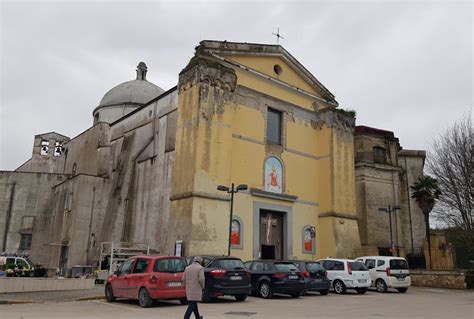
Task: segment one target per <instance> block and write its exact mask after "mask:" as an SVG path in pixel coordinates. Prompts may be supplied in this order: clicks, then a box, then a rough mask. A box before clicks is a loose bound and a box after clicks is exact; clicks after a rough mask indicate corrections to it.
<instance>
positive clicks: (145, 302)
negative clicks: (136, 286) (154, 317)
mask: <svg viewBox="0 0 474 319" xmlns="http://www.w3.org/2000/svg"><path fill="white" fill-rule="evenodd" d="M138 303H139V304H140V307H143V308H148V307H150V306H151V305H152V304H153V299H151V297H150V294H149V293H148V291H147V290H146V288H141V289H140V291H139V292H138Z"/></svg>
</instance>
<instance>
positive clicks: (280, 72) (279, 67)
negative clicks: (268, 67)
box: [273, 64, 283, 75]
mask: <svg viewBox="0 0 474 319" xmlns="http://www.w3.org/2000/svg"><path fill="white" fill-rule="evenodd" d="M273 71H275V73H276V74H278V75H281V74H282V72H283V69H282V68H281V66H280V65H278V64H275V65H274V66H273Z"/></svg>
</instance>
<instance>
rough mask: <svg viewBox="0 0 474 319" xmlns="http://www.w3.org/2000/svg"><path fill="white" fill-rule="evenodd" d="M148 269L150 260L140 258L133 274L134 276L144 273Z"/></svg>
mask: <svg viewBox="0 0 474 319" xmlns="http://www.w3.org/2000/svg"><path fill="white" fill-rule="evenodd" d="M147 267H148V259H145V258H138V259H137V262H136V263H135V267H134V268H133V273H134V274H141V273H144V272H145V270H146V268H147Z"/></svg>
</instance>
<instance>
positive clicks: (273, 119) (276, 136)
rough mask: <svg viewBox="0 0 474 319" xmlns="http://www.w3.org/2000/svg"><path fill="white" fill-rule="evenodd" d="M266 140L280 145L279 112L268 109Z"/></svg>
mask: <svg viewBox="0 0 474 319" xmlns="http://www.w3.org/2000/svg"><path fill="white" fill-rule="evenodd" d="M267 142H268V143H273V144H278V145H281V112H279V111H276V110H273V109H268V112H267Z"/></svg>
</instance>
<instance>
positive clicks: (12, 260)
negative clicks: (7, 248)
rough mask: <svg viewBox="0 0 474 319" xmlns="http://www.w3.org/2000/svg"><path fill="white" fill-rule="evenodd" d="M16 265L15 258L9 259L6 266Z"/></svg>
mask: <svg viewBox="0 0 474 319" xmlns="http://www.w3.org/2000/svg"><path fill="white" fill-rule="evenodd" d="M14 263H15V258H7V262H6V264H7V265H8V264H14Z"/></svg>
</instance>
